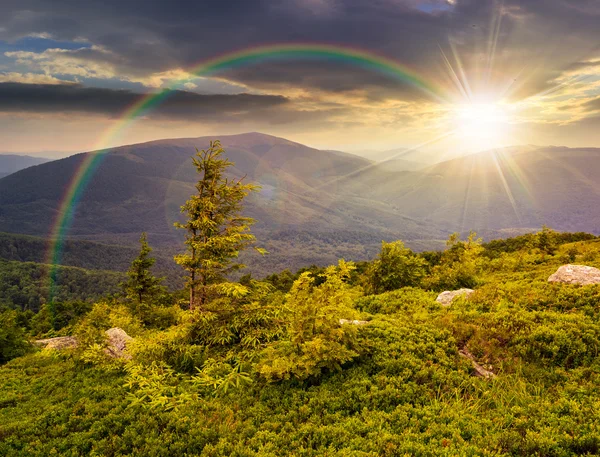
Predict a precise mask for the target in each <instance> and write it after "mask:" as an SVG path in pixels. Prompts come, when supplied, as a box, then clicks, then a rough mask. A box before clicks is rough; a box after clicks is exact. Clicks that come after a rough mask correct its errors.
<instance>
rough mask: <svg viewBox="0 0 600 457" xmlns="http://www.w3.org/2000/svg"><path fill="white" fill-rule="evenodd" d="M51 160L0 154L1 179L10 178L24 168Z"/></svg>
mask: <svg viewBox="0 0 600 457" xmlns="http://www.w3.org/2000/svg"><path fill="white" fill-rule="evenodd" d="M48 161H50V159H46V158H43V157H31V156H27V155H19V154H0V178H3V177H5V176H8V175H10V174H12V173H15V172H17V171H19V170H23V169H24V168H28V167H32V166H34V165H40V164H42V163H45V162H48Z"/></svg>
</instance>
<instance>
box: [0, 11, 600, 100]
mask: <svg viewBox="0 0 600 457" xmlns="http://www.w3.org/2000/svg"><path fill="white" fill-rule="evenodd" d="M3 3H4V4H5V6H4V10H6V11H7V12H8V14H5V15H4V16H3V17H2V18H0V27H3V28H4V31H3V32H0V38H1V37H2V36H4V37H5V39H10V37H12V38H15V37H18V36H24V35H26V34H32V33H46V34H48V36H52V37H53V38H55V39H61V40H74V39H76V38H85V39H86V40H87V41H88V42H90V43H93V44H94V46H95V48H94V50H90V51H88V52H87V53H84V52H83V51H76V52H70V53H67V52H62V53H58V52H54V53H47V54H45V55H43V56H33V55H27V56H25V55H22V56H21V62H22V63H23V64H25V65H27V61H28V62H29V64H31V65H33V66H34V67H35V66H37V68H40V67H43V68H47V69H48V72H49V73H50V74H52V75H55V74H57V73H55V72H60V71H62V72H64V73H62V74H65V75H66V74H70V75H73V76H75V75H77V73H79V74H80V75H81V77H83V75H86V76H87V77H110V78H121V79H123V80H126V81H132V82H139V83H141V84H144V85H147V86H148V87H164V84H165V81H167V80H168V78H169V77H170V76H169V75H170V73H169V72H173V71H179V72H182V73H184V72H185V71H186V69H187V68H191V67H193V66H194V65H195V64H197V62H199V61H202V60H204V59H207V58H210V57H212V56H215V55H220V54H223V53H227V52H231V51H235V50H239V49H244V48H247V47H252V46H255V45H259V44H265V43H268V44H271V43H279V42H325V43H340V44H344V45H347V46H350V47H352V46H358V47H360V48H365V49H371V50H374V51H376V52H377V53H380V54H383V55H386V56H389V57H390V58H392V59H396V60H397V61H398V62H400V63H401V64H403V65H407V66H410V67H411V68H414V69H416V71H417V72H419V73H420V74H423V75H426V76H427V77H429V78H432V79H435V78H442V79H447V77H448V75H447V74H446V73H447V70H446V68H445V67H444V64H443V59H442V56H441V54H440V52H439V46H441V47H442V48H443V49H444V50H446V51H447V52H448V53H449V54H451V52H450V47H449V43H451V42H452V43H453V46H454V49H455V50H456V53H457V55H459V56H460V61H461V66H462V68H463V70H464V73H465V75H466V76H467V77H468V78H469V79H470V83H471V85H473V86H474V87H479V88H480V90H484V89H487V87H486V86H487V85H492V86H494V87H493V89H495V90H496V89H497V90H498V91H499V90H500V89H501V88H504V87H505V85H506V84H507V83H508V82H509V81H512V80H514V78H515V77H517V75H518V76H519V77H520V81H522V83H521V84H519V85H518V90H515V91H514V92H513V93H512V94H511V95H512V96H513V98H514V99H521V98H524V97H527V96H530V95H532V94H534V93H536V92H538V91H539V90H540V89H542V88H543V87H545V85H547V84H548V81H551V80H552V79H553V78H554V77H555V76H556V71H557V69H558V70H560V69H561V68H564V67H566V66H568V65H569V64H572V63H573V60H574V59H579V60H581V58H584V57H585V56H586V54H587V53H589V52H591V51H592V50H593V47H594V46H596V43H598V41H599V40H600V30H599V29H598V27H597V17H594V11H596V9H597V8H596V7H595V6H594V5H596V4H597V2H596V0H577V1H575V0H568V1H567V0H529V1H527V2H523V1H518V0H504V1H503V2H500V1H495V0H460V1H455V2H445V1H443V0H371V1H369V2H365V1H363V0H284V1H281V2H275V3H274V2H270V1H262V0H256V1H248V0H232V1H228V2H222V1H218V0H206V1H203V2H191V1H171V2H167V1H156V0H154V1H148V2H145V4H144V8H139V7H138V6H139V5H136V4H135V2H122V1H117V0H106V1H103V2H73V1H71V0H53V2H51V5H49V3H48V2H47V1H43V0H18V1H17V0H4V2H3ZM432 12H435V14H431V13H432ZM573 50H576V52H577V54H578V55H574V52H573ZM15 57H16V56H15ZM450 58H451V60H452V61H453V63H454V64H455V67H457V66H458V63H457V62H455V61H454V60H453V58H452V56H450ZM319 65H320V63H317V64H316V65H315V62H297V63H294V71H293V72H291V71H290V72H287V74H286V73H285V72H283V71H279V74H280V76H281V79H280V80H279V85H280V87H281V86H283V85H286V84H287V85H288V86H290V87H291V88H297V87H298V85H299V86H301V87H302V88H306V87H314V88H316V89H319V90H336V89H335V88H334V89H330V86H331V85H332V84H331V81H333V80H334V79H335V78H338V77H339V76H340V75H341V72H340V71H339V70H338V69H335V68H334V67H335V65H323V66H322V67H323V68H322V69H320V71H314V68H315V67H316V66H319ZM338 68H342V67H338ZM488 68H489V69H488ZM270 70H271V68H269V66H268V65H260V66H257V67H256V68H253V69H252V71H250V70H248V71H239V70H236V71H232V72H230V73H226V74H225V75H224V77H225V78H226V79H227V80H228V81H230V82H232V83H239V84H242V85H244V84H247V82H256V83H257V84H259V83H260V84H263V83H269V84H270V83H271V81H270V80H271V79H272V77H271V75H270ZM343 71H344V73H345V74H344V75H342V76H343V79H342V80H341V84H342V85H343V86H344V90H347V91H348V90H364V89H365V88H366V89H368V90H369V91H371V92H372V93H373V94H374V95H373V96H374V97H380V96H381V91H379V94H377V93H376V92H377V91H378V89H379V88H380V87H381V86H382V85H383V86H387V85H388V84H387V83H386V82H382V78H381V76H380V75H378V74H376V73H370V74H369V73H366V72H364V71H362V70H360V69H356V68H354V67H343ZM252 72H253V73H254V74H251V73H252ZM261 73H262V75H261ZM488 73H489V74H488ZM298 74H303V75H304V76H305V77H304V78H302V79H301V80H300V81H299V80H298V79H299V78H298ZM397 86H398V85H397ZM448 87H449V89H448V90H454V89H451V88H450V86H448ZM248 90H250V89H248ZM386 91H387V87H386ZM389 92H390V93H389V95H390V96H393V97H407V98H410V97H411V94H415V95H412V96H413V97H414V96H418V95H416V94H418V90H417V89H415V88H413V87H410V86H406V87H402V88H400V89H398V90H397V91H396V92H392V91H389Z"/></svg>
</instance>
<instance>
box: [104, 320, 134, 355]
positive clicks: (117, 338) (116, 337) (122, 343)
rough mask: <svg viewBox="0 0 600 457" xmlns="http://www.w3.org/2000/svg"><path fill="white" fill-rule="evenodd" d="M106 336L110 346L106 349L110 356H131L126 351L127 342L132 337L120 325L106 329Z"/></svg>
mask: <svg viewBox="0 0 600 457" xmlns="http://www.w3.org/2000/svg"><path fill="white" fill-rule="evenodd" d="M106 337H107V341H108V346H107V347H106V349H105V350H104V352H106V353H107V354H108V355H109V356H111V357H114V358H116V359H120V358H126V359H129V358H131V356H130V355H129V354H127V353H126V352H125V350H126V349H127V343H128V342H129V341H131V340H132V339H133V338H131V337H130V336H129V335H128V334H127V333H125V330H123V329H121V328H119V327H113V328H109V329H108V330H107V331H106Z"/></svg>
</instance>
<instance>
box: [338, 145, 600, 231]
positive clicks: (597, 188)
mask: <svg viewBox="0 0 600 457" xmlns="http://www.w3.org/2000/svg"><path fill="white" fill-rule="evenodd" d="M599 173H600V149H597V148H580V149H570V148H565V147H545V148H544V147H531V146H525V147H522V148H507V149H500V150H493V151H487V152H483V153H479V154H473V155H470V156H466V157H462V158H458V159H454V160H450V161H446V162H443V163H440V164H437V165H434V166H431V167H428V168H426V169H424V170H422V171H419V172H402V173H393V172H388V173H382V170H369V171H368V172H367V173H364V174H363V175H362V176H361V180H360V182H358V181H355V182H353V183H347V184H348V185H352V189H351V191H352V192H360V193H361V194H362V195H363V196H364V197H365V198H369V199H373V200H377V201H381V202H383V203H387V204H390V205H395V206H396V207H398V208H402V212H403V214H404V215H405V216H407V217H411V218H414V219H416V220H420V221H424V222H426V223H428V224H430V225H431V226H435V227H439V228H441V229H442V230H445V231H455V230H458V231H462V230H468V229H471V228H473V229H486V230H500V229H506V228H534V227H540V226H541V225H543V224H546V225H549V226H550V227H552V228H554V229H557V230H565V231H588V232H592V233H600V213H598V211H597V208H598V207H599V206H600V184H598V180H597V177H598V176H599ZM356 186H360V188H359V189H357V188H356Z"/></svg>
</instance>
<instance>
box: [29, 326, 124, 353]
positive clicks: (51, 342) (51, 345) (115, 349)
mask: <svg viewBox="0 0 600 457" xmlns="http://www.w3.org/2000/svg"><path fill="white" fill-rule="evenodd" d="M105 333H106V344H107V346H106V349H104V352H105V353H106V354H108V355H109V356H110V357H113V358H117V359H119V358H126V359H129V358H131V356H130V355H129V354H127V353H126V352H125V349H127V343H128V342H129V341H131V340H132V339H133V338H131V337H130V336H129V335H128V334H127V333H125V330H123V329H121V328H118V327H113V328H109V329H108V330H107V331H106V332H105ZM35 344H37V345H38V346H42V347H45V348H48V349H57V350H60V349H69V348H74V347H77V338H75V337H74V336H59V337H57V338H47V339H44V340H36V341H35Z"/></svg>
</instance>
